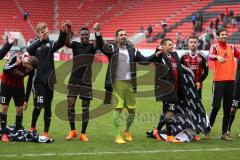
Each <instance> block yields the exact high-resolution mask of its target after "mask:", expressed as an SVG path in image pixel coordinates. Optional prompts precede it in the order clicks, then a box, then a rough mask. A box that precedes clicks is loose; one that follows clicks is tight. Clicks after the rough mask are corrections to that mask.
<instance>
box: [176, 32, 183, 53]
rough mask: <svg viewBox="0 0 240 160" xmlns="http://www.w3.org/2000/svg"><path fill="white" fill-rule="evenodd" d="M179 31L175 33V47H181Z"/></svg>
mask: <svg viewBox="0 0 240 160" xmlns="http://www.w3.org/2000/svg"><path fill="white" fill-rule="evenodd" d="M181 34H182V33H181V32H177V33H176V49H181V48H182V40H181Z"/></svg>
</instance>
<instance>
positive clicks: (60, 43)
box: [52, 22, 71, 53]
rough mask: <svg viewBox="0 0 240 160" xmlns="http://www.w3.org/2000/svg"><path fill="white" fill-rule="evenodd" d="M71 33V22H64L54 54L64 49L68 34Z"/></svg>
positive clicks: (54, 45)
mask: <svg viewBox="0 0 240 160" xmlns="http://www.w3.org/2000/svg"><path fill="white" fill-rule="evenodd" d="M70 31H71V22H64V23H63V25H62V28H61V30H60V34H59V37H58V40H57V41H56V42H55V43H54V44H53V47H52V53H54V52H56V51H57V50H58V49H60V48H62V47H63V46H64V44H65V42H66V37H67V34H68V32H70Z"/></svg>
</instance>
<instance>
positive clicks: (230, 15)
mask: <svg viewBox="0 0 240 160" xmlns="http://www.w3.org/2000/svg"><path fill="white" fill-rule="evenodd" d="M233 17H234V12H233V10H231V11H230V12H229V18H233Z"/></svg>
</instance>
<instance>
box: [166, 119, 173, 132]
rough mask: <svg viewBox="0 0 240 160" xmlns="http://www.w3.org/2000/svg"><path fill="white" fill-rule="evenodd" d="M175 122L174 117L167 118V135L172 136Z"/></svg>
mask: <svg viewBox="0 0 240 160" xmlns="http://www.w3.org/2000/svg"><path fill="white" fill-rule="evenodd" d="M172 123H173V120H172V118H169V119H167V120H166V129H167V135H168V136H172V128H171V124H172Z"/></svg>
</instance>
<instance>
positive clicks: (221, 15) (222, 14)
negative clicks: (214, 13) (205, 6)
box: [220, 13, 224, 21]
mask: <svg viewBox="0 0 240 160" xmlns="http://www.w3.org/2000/svg"><path fill="white" fill-rule="evenodd" d="M220 17H221V21H223V17H224V13H221V14H220Z"/></svg>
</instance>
